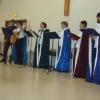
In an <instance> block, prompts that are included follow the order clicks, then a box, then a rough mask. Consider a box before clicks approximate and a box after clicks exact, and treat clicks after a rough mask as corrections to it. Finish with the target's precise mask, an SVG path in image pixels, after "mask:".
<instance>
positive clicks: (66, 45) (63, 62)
mask: <svg viewBox="0 0 100 100" xmlns="http://www.w3.org/2000/svg"><path fill="white" fill-rule="evenodd" d="M61 28H62V31H61V33H60V34H59V36H60V40H59V47H58V52H57V56H56V63H55V70H57V71H61V72H70V55H71V32H70V30H69V29H68V23H67V22H66V21H63V22H61Z"/></svg>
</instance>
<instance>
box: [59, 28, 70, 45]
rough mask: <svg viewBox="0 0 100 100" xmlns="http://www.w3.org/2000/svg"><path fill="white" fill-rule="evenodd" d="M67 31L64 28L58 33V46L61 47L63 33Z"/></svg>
mask: <svg viewBox="0 0 100 100" xmlns="http://www.w3.org/2000/svg"><path fill="white" fill-rule="evenodd" d="M65 30H68V28H65V29H64V30H61V31H60V33H58V35H59V37H60V39H59V46H62V44H63V37H64V31H65Z"/></svg>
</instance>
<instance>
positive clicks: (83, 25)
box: [80, 20, 87, 29]
mask: <svg viewBox="0 0 100 100" xmlns="http://www.w3.org/2000/svg"><path fill="white" fill-rule="evenodd" d="M85 28H87V21H85V20H83V21H81V22H80V29H85Z"/></svg>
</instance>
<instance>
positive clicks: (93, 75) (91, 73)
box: [86, 13, 100, 84]
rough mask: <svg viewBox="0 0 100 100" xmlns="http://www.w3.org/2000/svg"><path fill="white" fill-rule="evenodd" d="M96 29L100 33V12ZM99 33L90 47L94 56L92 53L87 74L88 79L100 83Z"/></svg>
mask: <svg viewBox="0 0 100 100" xmlns="http://www.w3.org/2000/svg"><path fill="white" fill-rule="evenodd" d="M96 31H97V32H98V33H99V34H100V13H98V14H97V28H96ZM99 34H98V36H95V37H94V43H93V41H92V45H91V46H90V47H89V49H90V52H89V54H91V55H92V56H91V55H90V56H89V64H88V67H87V74H86V81H88V82H92V83H96V84H100V36H99ZM93 44H94V45H93ZM91 47H92V49H91ZM91 51H92V52H91ZM91 58H92V59H91Z"/></svg>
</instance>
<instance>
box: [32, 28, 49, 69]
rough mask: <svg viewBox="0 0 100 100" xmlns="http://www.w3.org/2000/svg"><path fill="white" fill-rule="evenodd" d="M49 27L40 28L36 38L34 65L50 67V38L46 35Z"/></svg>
mask: <svg viewBox="0 0 100 100" xmlns="http://www.w3.org/2000/svg"><path fill="white" fill-rule="evenodd" d="M48 32H49V29H44V30H42V29H40V30H39V32H38V35H37V39H36V46H35V52H34V61H33V67H37V68H48V66H49V47H50V40H49V39H48V38H47V37H46V34H45V33H48Z"/></svg>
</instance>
